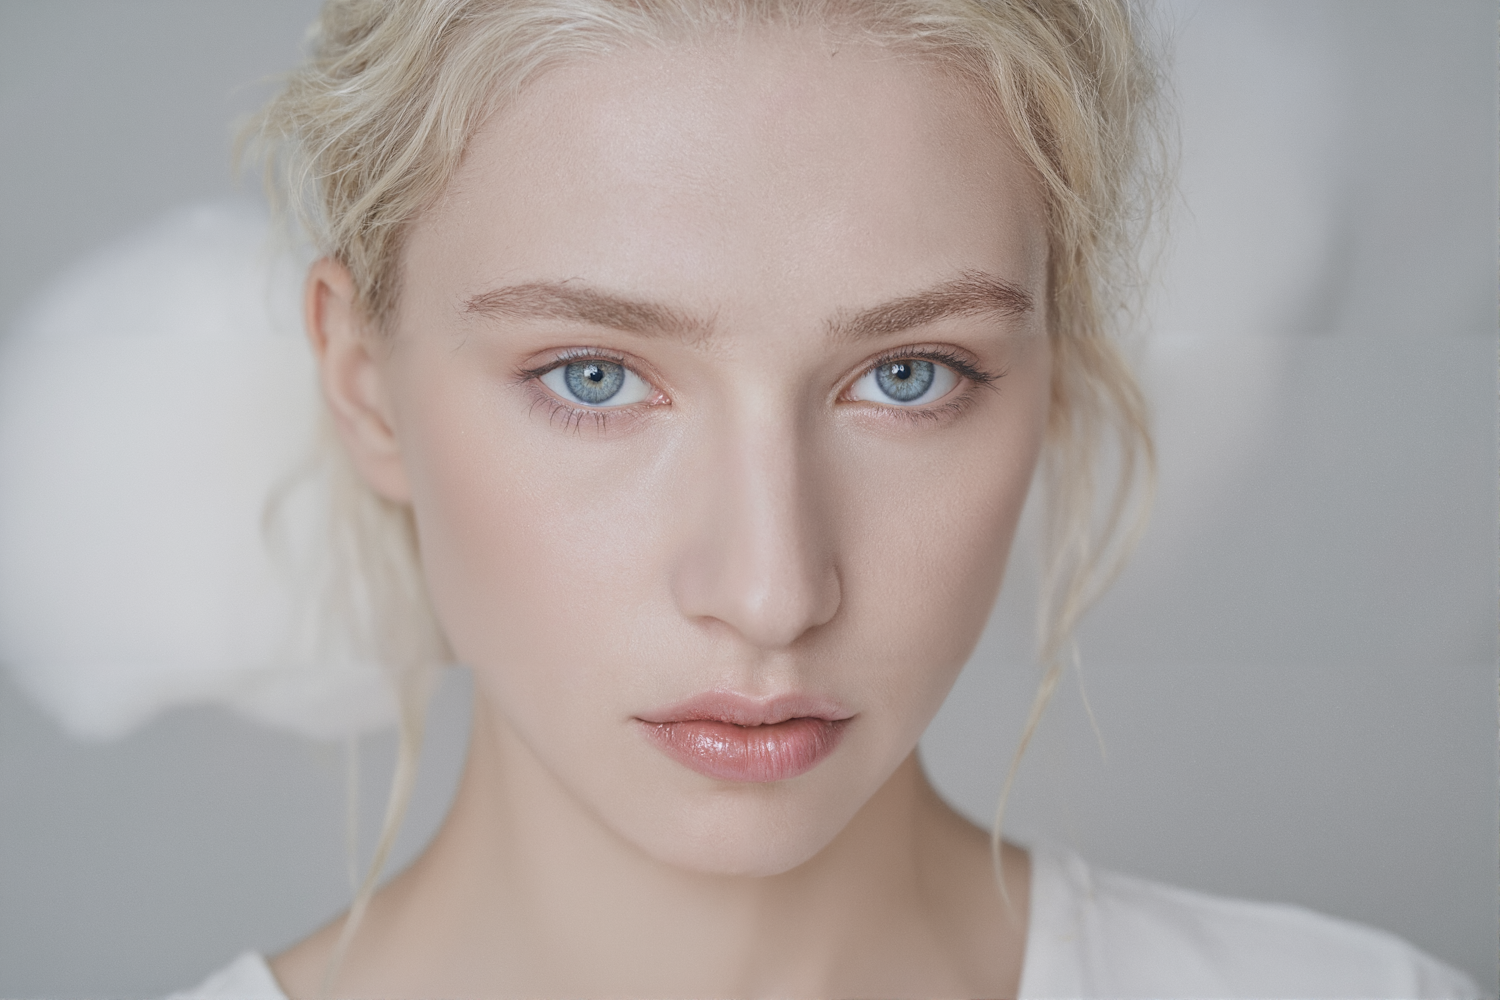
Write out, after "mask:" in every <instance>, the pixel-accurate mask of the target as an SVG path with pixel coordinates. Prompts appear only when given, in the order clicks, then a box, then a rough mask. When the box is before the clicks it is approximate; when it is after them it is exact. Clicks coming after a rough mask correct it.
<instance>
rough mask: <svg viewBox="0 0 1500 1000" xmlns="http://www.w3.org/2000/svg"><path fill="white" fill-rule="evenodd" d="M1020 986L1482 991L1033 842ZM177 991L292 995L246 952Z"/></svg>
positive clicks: (1300, 994)
mask: <svg viewBox="0 0 1500 1000" xmlns="http://www.w3.org/2000/svg"><path fill="white" fill-rule="evenodd" d="M1021 996H1022V997H1023V998H1027V1000H1043V998H1054V997H1069V998H1083V997H1108V998H1111V1000H1126V998H1131V997H1153V998H1169V997H1184V998H1186V997H1191V998H1196V1000H1208V998H1214V997H1246V998H1256V1000H1269V998H1273V997H1296V998H1301V1000H1312V998H1349V1000H1353V998H1359V1000H1376V998H1383V997H1389V998H1393V1000H1394V998H1400V1000H1418V998H1420V1000H1474V998H1477V997H1481V996H1483V994H1482V993H1480V991H1479V988H1478V987H1477V986H1476V985H1475V984H1474V982H1473V981H1472V980H1470V979H1469V978H1468V977H1467V976H1465V975H1464V974H1463V973H1461V972H1459V971H1458V970H1456V969H1453V968H1450V967H1448V966H1446V965H1443V964H1442V963H1441V962H1438V961H1436V960H1435V959H1433V958H1430V957H1429V956H1427V955H1425V954H1423V953H1422V952H1420V951H1418V950H1417V949H1415V948H1413V947H1412V946H1411V945H1409V944H1407V943H1406V942H1405V941H1403V940H1401V939H1400V938H1398V937H1395V936H1393V935H1390V934H1386V933H1384V932H1382V931H1377V930H1373V929H1371V928H1369V927H1362V926H1360V925H1358V924H1352V923H1349V922H1347V921H1343V920H1335V919H1333V918H1332V917H1325V916H1323V915H1321V914H1318V913H1313V912H1312V911H1310V910H1304V909H1301V908H1299V907H1295V906H1279V905H1274V904H1270V903H1252V902H1247V901H1245V900H1239V899H1225V898H1222V897H1218V896H1209V895H1205V894H1203V893H1199V892H1192V891H1189V890H1187V889H1179V888H1176V887H1174V886H1169V885H1162V884H1160V883H1157V882H1148V881H1146V880H1144V879H1137V878H1130V877H1128V876H1125V875H1116V874H1114V873H1112V872H1106V871H1099V870H1097V869H1094V868H1091V867H1090V866H1089V865H1087V864H1085V863H1084V862H1083V861H1082V860H1081V859H1079V858H1078V857H1077V856H1076V855H1073V854H1070V853H1065V852H1059V851H1055V850H1052V849H1049V848H1033V849H1032V852H1031V914H1030V922H1029V927H1028V929H1027V940H1026V960H1025V966H1024V971H1023V974H1022V977H1021ZM168 1000H286V996H285V994H283V993H282V991H281V989H280V987H278V986H277V984H276V980H275V978H274V977H273V976H272V975H271V970H270V969H269V968H267V966H266V963H265V960H264V959H263V958H261V956H259V955H257V954H255V953H253V952H247V953H246V954H244V955H241V956H240V957H239V958H237V959H235V960H234V962H233V963H231V964H230V965H229V966H227V967H226V968H224V969H223V970H221V971H220V972H218V973H216V974H215V975H213V976H211V977H209V979H207V980H206V981H205V982H204V983H203V984H202V985H200V986H199V987H198V988H197V989H195V990H191V991H189V992H187V993H178V994H175V995H173V996H172V997H169V998H168Z"/></svg>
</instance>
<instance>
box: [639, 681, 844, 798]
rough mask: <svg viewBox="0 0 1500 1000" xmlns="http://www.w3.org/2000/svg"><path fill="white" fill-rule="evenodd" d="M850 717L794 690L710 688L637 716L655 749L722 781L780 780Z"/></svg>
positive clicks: (827, 750) (832, 740)
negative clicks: (761, 693) (769, 694)
mask: <svg viewBox="0 0 1500 1000" xmlns="http://www.w3.org/2000/svg"><path fill="white" fill-rule="evenodd" d="M850 718H851V715H850V713H848V712H845V711H842V710H841V709H840V708H839V707H838V706H837V705H833V704H831V703H829V702H826V701H820V700H817V699H811V698H803V697H798V696H790V697H782V698H772V699H769V700H760V699H754V698H747V697H745V696H743V695H737V694H731V693H727V692H718V691H716V692H711V693H709V694H704V695H700V696H698V697H696V698H692V699H689V700H688V701H685V702H682V703H680V704H678V705H673V706H671V707H670V708H665V709H661V710H659V711H656V712H648V713H646V714H644V715H641V716H637V719H638V721H639V722H641V723H642V726H643V728H644V729H645V732H646V737H647V738H648V739H649V740H651V742H652V743H654V744H656V747H657V749H659V750H661V751H662V752H663V753H665V754H666V755H667V756H669V757H671V758H672V759H673V760H675V761H677V762H678V763H680V764H683V765H686V766H687V767H690V768H692V769H693V770H694V771H697V772H698V773H699V774H702V775H705V776H707V777H710V778H716V779H718V780H720V781H756V782H766V781H785V780H786V779H788V778H795V777H796V776H797V775H799V774H805V773H807V772H808V771H810V770H812V769H813V768H814V767H817V766H818V764H820V763H822V761H823V760H824V759H825V758H827V756H828V755H829V754H831V753H832V752H833V750H834V748H835V747H837V746H838V743H839V739H840V738H841V737H842V736H843V734H844V726H845V724H846V723H847V722H848V721H849V719H850Z"/></svg>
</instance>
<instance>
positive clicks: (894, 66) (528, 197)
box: [408, 28, 1046, 313]
mask: <svg viewBox="0 0 1500 1000" xmlns="http://www.w3.org/2000/svg"><path fill="white" fill-rule="evenodd" d="M979 94H980V91H979V89H978V86H977V84H976V83H974V82H973V81H971V80H969V79H967V78H965V77H963V76H962V75H961V74H959V73H958V72H956V71H954V70H952V69H950V68H948V67H945V66H943V65H942V64H940V63H939V62H937V61H935V60H934V59H931V58H917V57H913V56H910V55H905V54H900V53H894V52H891V51H888V50H886V49H883V48H880V47H877V46H875V45H873V44H870V43H868V42H860V41H854V40H851V39H848V38H842V39H841V38H837V37H834V36H831V35H827V34H822V33H818V32H811V31H793V30H790V29H773V28H767V29H762V30H758V31H747V32H740V33H735V34H732V35H730V34H726V35H724V36H721V37H709V38H703V39H697V40H693V41H689V42H679V43H673V44H669V45H664V46H660V47H657V46H651V47H647V46H642V47H639V48H627V49H623V50H620V51H617V52H613V53H611V54H608V55H604V56H596V57H589V58H586V59H578V60H575V61H571V62H567V63H564V64H563V65H560V66H558V67H555V68H553V69H552V70H550V71H548V72H547V73H546V74H545V75H543V76H542V77H541V78H539V79H538V80H536V81H535V82H534V83H533V84H532V85H531V86H529V87H528V88H527V90H526V91H525V92H524V93H523V94H522V95H521V96H520V97H519V98H518V99H517V100H516V101H515V102H513V103H512V104H510V105H509V106H507V107H505V108H503V109H502V110H501V111H499V112H497V113H496V114H495V115H494V116H493V118H492V119H491V120H490V121H489V122H487V123H486V124H485V126H484V127H483V128H482V129H481V130H480V131H479V133H478V134H477V135H476V136H475V139H474V141H473V142H472V143H471V145H470V147H469V149H468V151H467V152H466V154H465V158H464V160H463V162H462V164H461V166H460V168H459V170H458V172H457V174H456V175H455V177H454V179H453V181H452V183H451V184H450V186H449V189H448V191H447V192H446V194H445V196H444V197H443V198H442V199H441V200H440V202H439V203H438V204H437V205H436V206H435V207H434V208H433V209H432V210H431V211H429V212H428V213H427V214H426V215H425V216H424V217H423V218H422V219H420V220H418V223H417V225H416V226H415V227H414V230H413V233H412V240H411V244H410V246H409V251H408V256H409V259H408V264H409V265H412V266H414V267H415V268H416V269H417V270H418V271H421V270H422V266H423V261H422V258H423V257H424V255H425V256H426V257H427V258H431V259H432V260H434V261H438V262H440V263H441V266H442V268H443V273H444V274H445V275H447V276H448V278H449V279H450V280H451V281H454V282H458V283H465V282H467V283H468V287H466V288H465V289H464V291H467V292H473V291H475V290H477V289H478V287H479V286H480V285H483V284H486V283H493V282H495V281H499V280H507V281H515V280H568V279H572V278H583V279H587V280H589V281H591V282H593V283H596V284H602V285H606V286H609V287H611V288H613V289H616V290H619V291H622V292H633V293H640V294H648V295H650V296H652V297H655V298H660V297H663V296H670V297H672V298H674V299H675V300H677V301H681V302H683V303H684V304H686V305H688V306H691V307H694V308H699V309H704V310H706V311H708V312H712V313H717V312H720V311H722V310H724V309H736V308H744V309H747V310H755V309H762V310H764V309H765V308H767V303H769V302H773V301H774V302H781V303H783V304H785V305H786V306H787V307H788V308H790V307H792V306H794V305H796V304H799V303H801V304H806V305H808V306H809V307H811V305H812V302H811V300H813V299H816V300H819V301H820V302H822V303H823V304H825V305H826V304H827V303H828V302H830V301H833V300H838V301H844V300H848V303H849V304H851V305H859V304H862V303H863V301H865V300H868V299H871V298H877V297H882V296H885V295H888V294H890V293H892V292H894V293H901V292H905V291H909V290H911V288H913V287H918V286H922V285H925V284H928V283H930V282H932V281H940V280H943V279H947V278H951V277H952V276H953V275H954V274H956V273H959V272H962V271H983V272H988V273H997V272H998V276H1000V277H1002V278H1005V279H1006V280H1010V281H1014V282H1017V283H1022V284H1024V283H1027V282H1028V281H1030V280H1031V279H1034V278H1038V277H1039V276H1040V275H1041V274H1042V273H1043V272H1044V271H1045V252H1046V249H1045V248H1046V236H1045V231H1044V221H1043V213H1042V211H1041V208H1040V199H1039V196H1038V192H1037V187H1036V184H1035V182H1034V181H1033V179H1032V178H1031V176H1030V173H1029V171H1028V170H1027V169H1026V167H1025V166H1024V165H1023V164H1022V163H1021V161H1020V159H1019V156H1018V155H1017V154H1016V152H1015V149H1014V145H1013V143H1012V141H1011V139H1010V136H1009V133H1008V131H1007V129H1006V128H1005V127H1004V123H1003V122H1001V121H1000V120H999V119H998V117H997V116H996V114H995V113H994V112H993V111H992V110H991V108H990V106H989V105H988V103H987V102H985V101H984V100H982V99H981V97H980V96H979ZM408 275H409V276H411V277H415V276H416V275H413V274H412V273H411V267H409V268H408ZM413 290H414V289H411V288H408V291H409V292H410V291H413Z"/></svg>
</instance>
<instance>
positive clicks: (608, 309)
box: [464, 271, 1035, 341]
mask: <svg viewBox="0 0 1500 1000" xmlns="http://www.w3.org/2000/svg"><path fill="white" fill-rule="evenodd" d="M1033 308H1035V305H1034V303H1033V302H1032V299H1031V296H1030V295H1028V294H1027V293H1026V292H1025V291H1024V290H1022V289H1021V288H1019V287H1018V286H1016V285H1014V284H1011V283H1010V282H1008V281H1002V280H1000V279H999V278H996V277H994V276H992V275H988V274H984V273H982V272H979V271H965V272H964V273H963V274H962V275H961V276H960V277H958V278H954V279H951V280H949V281H944V282H941V283H940V284H937V285H934V286H932V287H931V288H928V289H926V290H924V291H921V292H917V293H915V294H913V295H906V296H902V297H901V298H898V299H892V300H891V301H889V302H885V303H882V304H880V305H877V306H872V307H870V308H868V309H861V310H858V311H856V312H853V313H847V314H841V315H838V316H835V317H834V318H833V319H831V320H829V322H828V325H827V331H828V333H829V335H830V336H831V337H832V338H833V339H835V340H841V341H857V340H868V339H874V338H878V337H884V336H889V335H890V334H894V333H900V332H902V331H904V330H910V329H914V328H916V327H920V326H926V325H927V324H929V323H934V322H936V321H938V320H940V319H946V318H947V317H950V316H974V315H980V314H983V313H998V314H1000V315H1009V316H1020V315H1025V314H1026V313H1029V312H1031V311H1032V309H1033ZM464 312H466V313H478V314H481V315H485V316H493V317H509V318H513V319H556V320H569V321H572V322H576V323H585V324H588V325H590V326H602V327H608V328H610V329H615V330H623V331H626V332H628V333H638V334H642V335H644V336H669V337H676V338H681V339H684V340H698V339H702V338H705V337H707V336H708V335H709V334H710V333H711V332H712V327H713V324H712V323H711V322H710V321H706V320H703V319H698V318H694V317H692V316H690V315H688V314H686V313H683V312H681V311H679V310H676V309H673V308H671V307H670V306H666V305H662V304H660V303H656V302H649V301H646V300H644V299H636V298H631V297H629V296H624V295H615V294H611V293H609V292H604V291H600V290H598V289H594V288H588V287H586V286H580V285H575V284H571V283H568V282H556V281H541V282H530V283H527V284H522V285H509V286H506V287H504V288H496V289H492V290H491V291H487V292H481V293H479V294H478V295H474V296H472V297H470V298H469V299H467V300H466V301H465V302H464Z"/></svg>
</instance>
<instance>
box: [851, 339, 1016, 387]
mask: <svg viewBox="0 0 1500 1000" xmlns="http://www.w3.org/2000/svg"><path fill="white" fill-rule="evenodd" d="M904 358H916V359H919V360H922V361H931V362H933V363H934V364H940V365H943V366H944V367H946V368H948V369H950V370H952V371H953V372H954V373H955V374H956V375H958V376H959V377H960V378H966V379H968V380H969V381H970V382H973V383H975V384H976V385H990V384H991V383H993V382H994V381H995V380H996V379H997V378H999V377H1000V375H1003V374H1005V373H1004V372H1001V373H1000V375H995V374H991V373H990V372H987V371H984V370H983V369H981V368H980V367H979V366H978V365H977V364H975V363H973V362H971V361H968V360H966V359H965V358H963V357H962V356H961V355H960V354H959V353H958V352H957V351H955V350H953V349H952V348H947V347H940V346H937V345H928V346H922V347H898V348H894V349H892V350H889V351H883V352H881V353H880V354H879V355H877V356H876V357H875V358H873V359H871V360H870V361H867V362H865V364H864V365H862V366H861V367H860V368H859V369H858V371H857V372H856V373H855V375H854V376H853V378H852V379H850V380H849V381H848V384H849V385H850V386H852V385H853V384H854V382H856V381H858V380H859V379H861V378H863V377H864V376H866V375H868V374H869V373H870V372H872V371H874V370H875V369H876V368H879V367H880V366H881V365H884V364H889V363H891V362H892V361H901V360H903V359H904ZM844 391H847V389H846V390H844Z"/></svg>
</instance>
